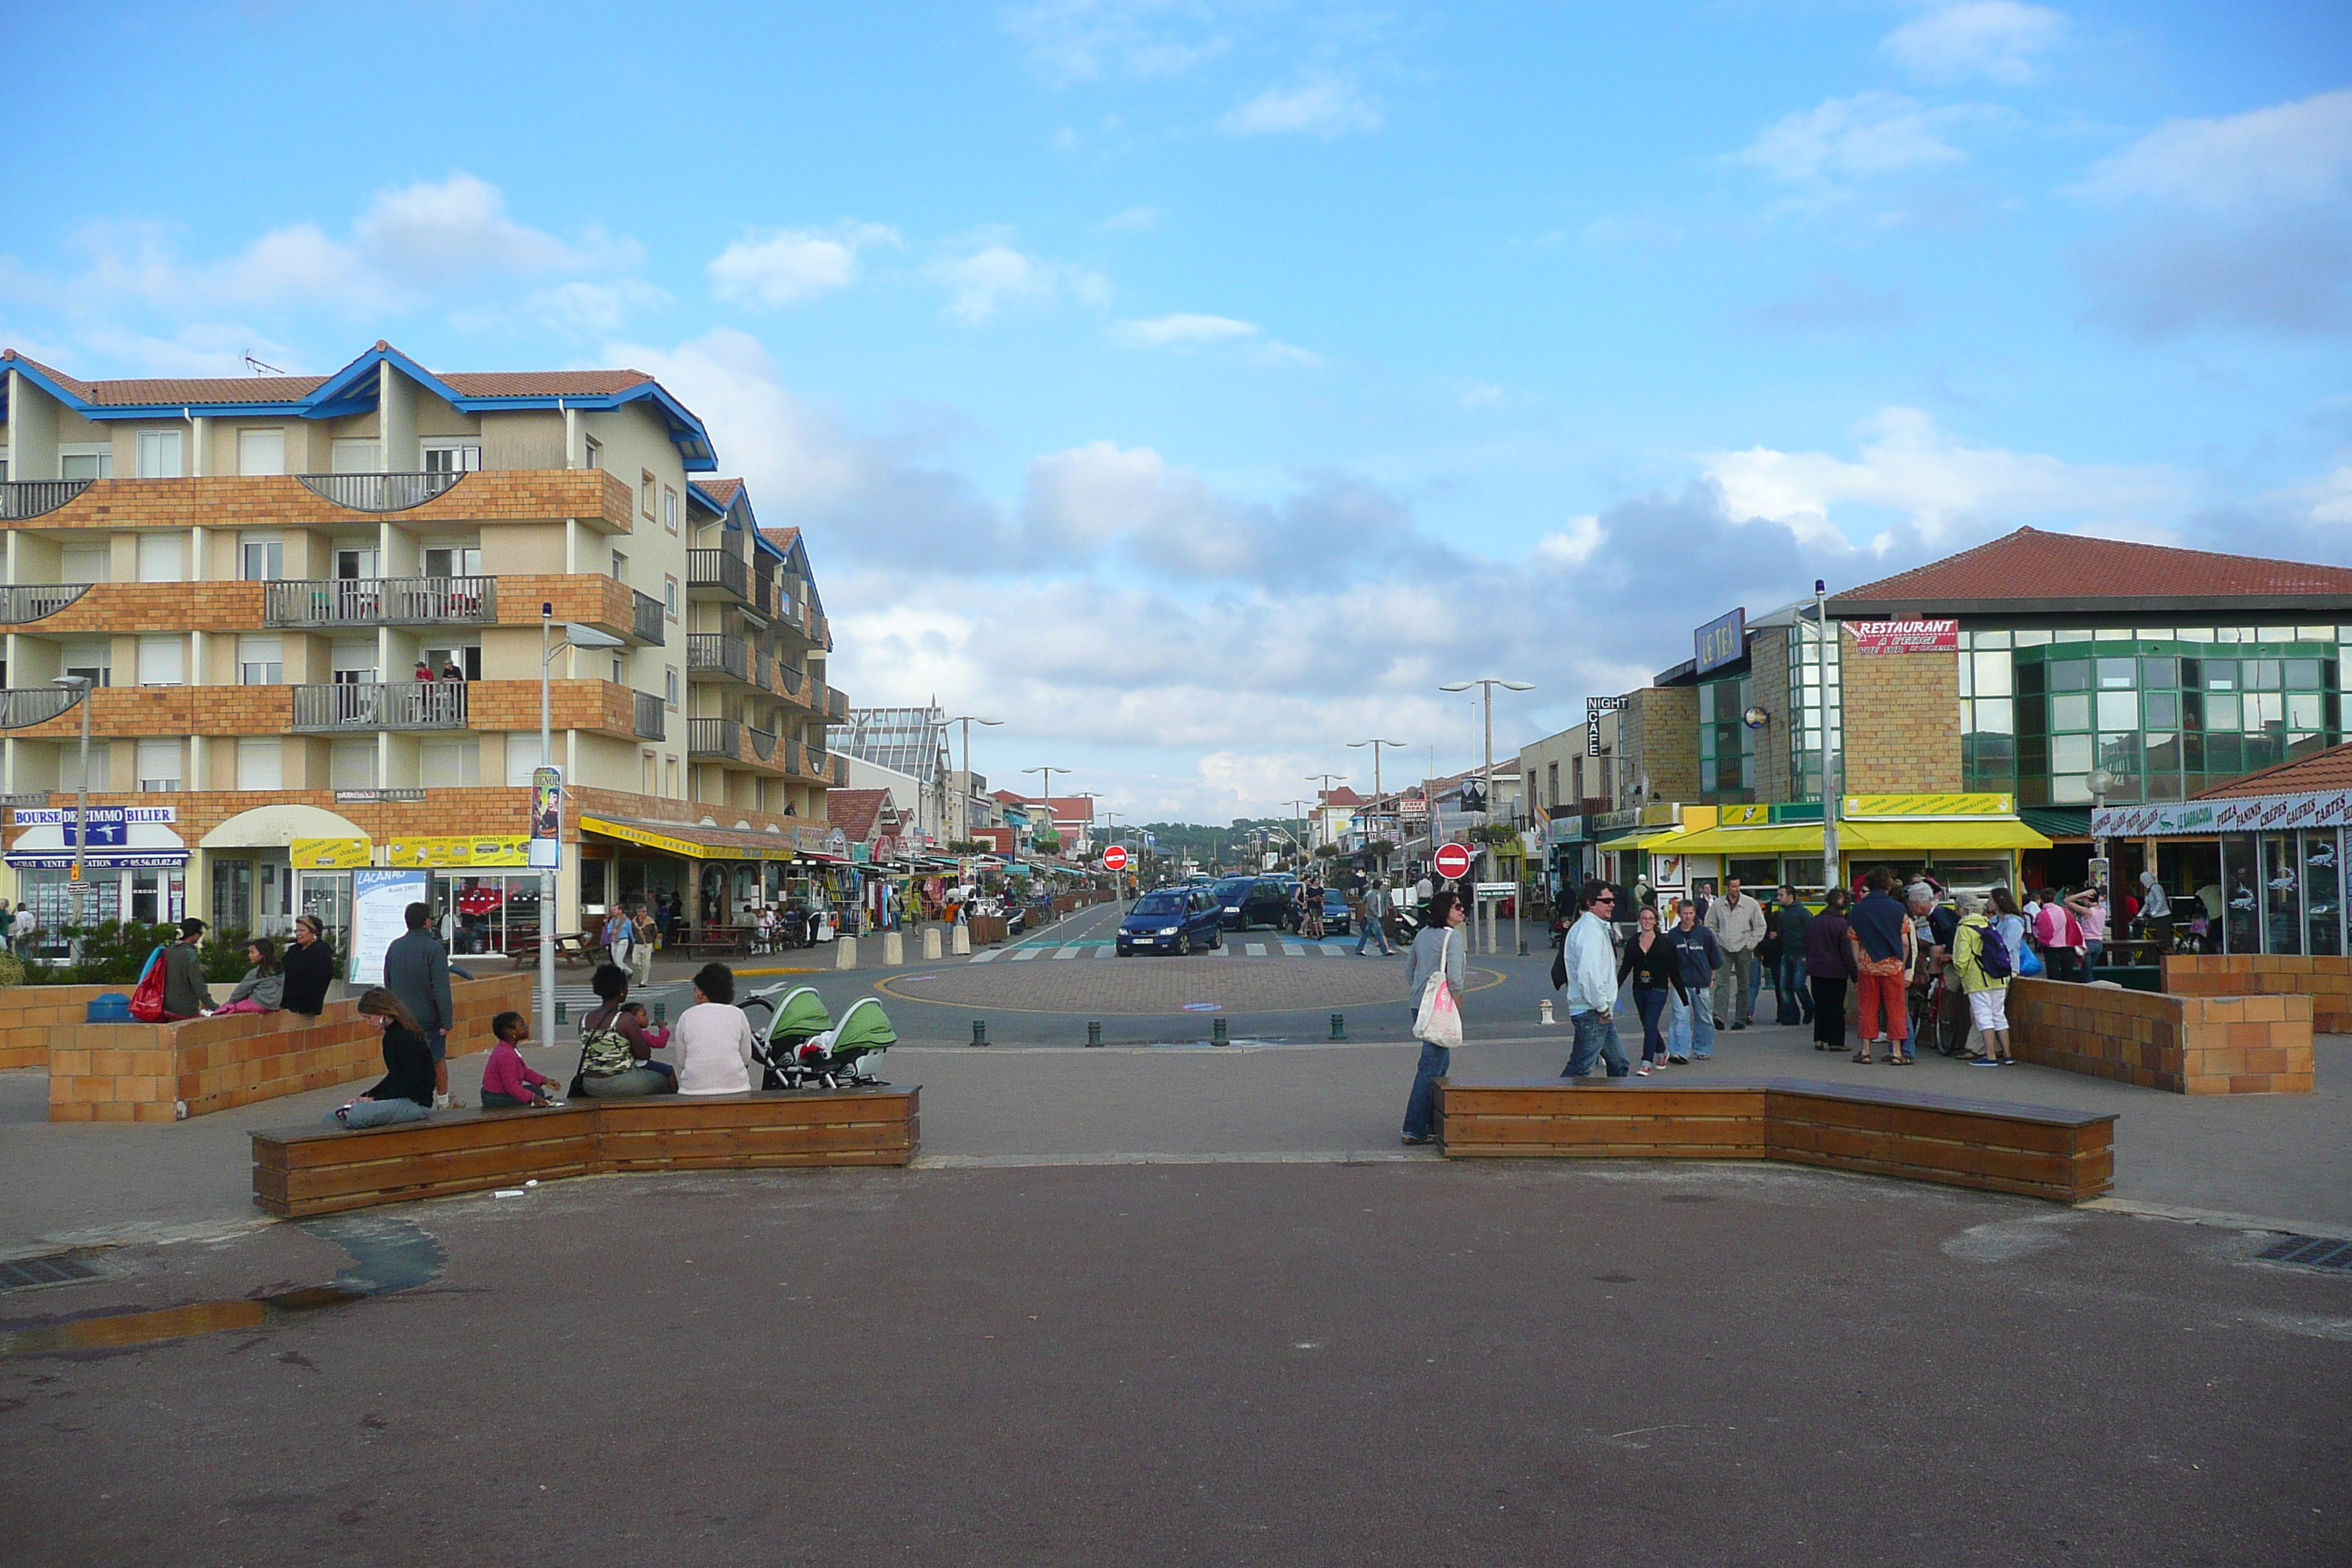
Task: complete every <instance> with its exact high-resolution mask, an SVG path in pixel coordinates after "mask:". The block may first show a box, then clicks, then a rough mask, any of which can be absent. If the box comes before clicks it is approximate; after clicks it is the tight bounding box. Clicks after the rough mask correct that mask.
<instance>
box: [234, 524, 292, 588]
mask: <svg viewBox="0 0 2352 1568" xmlns="http://www.w3.org/2000/svg"><path fill="white" fill-rule="evenodd" d="M236 574H237V575H238V576H239V577H242V578H243V579H245V581H247V582H248V583H275V582H277V581H278V580H279V579H280V578H282V577H284V576H285V575H286V540H285V536H284V535H282V534H276V533H240V534H238V535H237V536H236Z"/></svg>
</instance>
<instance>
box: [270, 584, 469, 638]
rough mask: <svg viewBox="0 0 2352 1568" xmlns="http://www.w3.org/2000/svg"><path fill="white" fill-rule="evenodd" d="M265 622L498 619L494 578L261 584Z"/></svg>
mask: <svg viewBox="0 0 2352 1568" xmlns="http://www.w3.org/2000/svg"><path fill="white" fill-rule="evenodd" d="M264 588H265V591H264V592H263V594H262V598H261V622H262V625H264V626H478V625H482V624H486V623H488V622H490V621H495V620H497V619H498V618H499V580H498V579H497V578H496V577H327V578H309V579H297V580H294V581H289V582H283V583H270V584H265V585H264Z"/></svg>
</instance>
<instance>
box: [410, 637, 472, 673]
mask: <svg viewBox="0 0 2352 1568" xmlns="http://www.w3.org/2000/svg"><path fill="white" fill-rule="evenodd" d="M422 651H423V652H424V655H425V662H426V663H428V664H430V665H432V667H433V673H434V674H435V675H436V676H438V675H444V673H445V672H446V670H447V669H448V668H449V666H450V665H452V664H455V665H456V666H457V673H458V674H460V675H462V676H464V677H465V678H466V679H467V680H479V679H482V647H481V645H480V644H479V643H476V644H474V645H473V646H472V647H428V648H425V649H424V650H422Z"/></svg>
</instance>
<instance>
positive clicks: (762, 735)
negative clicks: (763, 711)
mask: <svg viewBox="0 0 2352 1568" xmlns="http://www.w3.org/2000/svg"><path fill="white" fill-rule="evenodd" d="M743 739H744V742H746V743H747V744H749V745H750V746H751V755H752V757H753V758H754V759H755V760H757V761H760V762H762V763H766V762H773V761H774V760H775V756H776V732H775V731H773V730H762V729H761V728H760V727H759V726H758V725H756V724H746V725H744V726H743Z"/></svg>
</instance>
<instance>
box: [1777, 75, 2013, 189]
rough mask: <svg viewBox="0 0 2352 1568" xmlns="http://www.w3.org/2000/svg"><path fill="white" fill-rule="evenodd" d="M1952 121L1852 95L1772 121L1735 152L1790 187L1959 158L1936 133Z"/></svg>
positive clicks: (1905, 104)
mask: <svg viewBox="0 0 2352 1568" xmlns="http://www.w3.org/2000/svg"><path fill="white" fill-rule="evenodd" d="M1953 118H1954V114H1953V111H1950V110H1931V109H1927V108H1924V107H1922V106H1921V105H1920V104H1918V103H1916V102H1915V101H1913V100H1910V99H1907V98H1905V97H1903V96H1902V95H1901V94H1899V93H1892V92H1878V91H1870V92H1858V93H1856V94H1854V95H1853V97H1852V98H1832V99H1829V100H1825V101H1824V102H1822V103H1821V104H1819V105H1817V106H1816V107H1814V108H1812V109H1809V110H1805V111H1804V112H1802V113H1801V114H1791V115H1789V116H1786V117H1785V118H1783V119H1780V120H1778V121H1774V122H1773V123H1772V124H1770V125H1768V126H1766V127H1765V128H1764V130H1763V132H1762V133H1761V134H1759V136H1758V137H1757V138H1756V140H1755V142H1752V143H1751V144H1750V145H1749V146H1748V147H1747V148H1746V149H1745V150H1743V151H1742V152H1740V153H1737V154H1735V157H1736V159H1737V161H1738V162H1740V163H1753V164H1755V165H1756V166H1757V167H1758V168H1760V169H1762V170H1764V171H1765V172H1766V173H1767V174H1770V175H1772V176H1773V177H1774V178H1775V179H1778V180H1782V181H1786V182H1788V183H1790V184H1824V183H1829V182H1844V181H1856V180H1868V179H1873V178H1875V177H1877V176H1879V175H1882V174H1894V173H1896V172H1897V171H1900V170H1905V169H1916V168H1920V167H1932V166H1934V165H1937V164H1942V163H1959V162H1961V161H1962V160H1963V159H1964V158H1965V157H1966V156H1967V154H1965V153H1962V152H1961V151H1960V150H1959V149H1958V148H1957V147H1955V146H1953V145H1952V144H1951V143H1950V142H1947V141H1945V140H1944V139H1943V136H1942V135H1941V133H1940V129H1941V127H1942V126H1943V125H1944V124H1945V123H1947V122H1948V121H1950V120H1952V119H1953Z"/></svg>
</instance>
